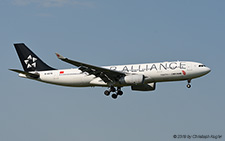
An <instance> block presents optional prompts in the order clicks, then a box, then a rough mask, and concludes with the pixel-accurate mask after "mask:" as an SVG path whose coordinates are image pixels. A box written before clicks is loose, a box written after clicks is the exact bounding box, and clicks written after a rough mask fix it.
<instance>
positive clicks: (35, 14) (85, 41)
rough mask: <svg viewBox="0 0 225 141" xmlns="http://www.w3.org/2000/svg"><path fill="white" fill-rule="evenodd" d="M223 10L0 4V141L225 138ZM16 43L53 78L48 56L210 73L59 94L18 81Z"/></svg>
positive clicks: (56, 63)
mask: <svg viewBox="0 0 225 141" xmlns="http://www.w3.org/2000/svg"><path fill="white" fill-rule="evenodd" d="M224 4H225V2H224V1H222V0H217V1H210V0H172V1H167V0H165V1H163V0H157V1H144V0H141V1H134V0H129V1H128V0H123V1H117V0H114V1H103V0H93V1H88V0H83V1H82V0H80V1H76V0H2V1H1V4H0V17H1V18H0V21H1V22H0V41H1V48H2V51H1V56H0V62H1V66H2V67H1V76H0V77H1V94H0V112H1V116H0V125H1V126H0V140H3V141H15V140H17V141H30V140H32V141H40V140H42V141H49V140H54V141H61V140H67V141H74V140H79V141H87V140H98V141H105V140H107V141H115V140H130V141H137V140H174V138H173V135H179V134H181V135H193V134H196V135H202V134H203V135H211V134H212V135H222V136H223V137H222V139H224V137H225V112H224V107H225V94H224V89H223V87H224V84H225V77H224V75H223V74H224V70H225V66H224V61H225V55H224V52H225V48H224V46H225V40H224V37H225V26H224V25H225V18H224V15H225V9H224ZM18 42H24V43H26V45H27V46H29V47H30V48H31V49H32V50H33V51H34V52H35V53H36V54H37V55H38V56H39V57H40V58H42V60H44V61H45V62H46V63H47V64H49V65H51V66H53V67H55V68H72V67H73V66H71V65H69V64H66V63H64V62H61V61H60V60H58V59H57V58H56V56H55V54H54V53H55V52H58V53H61V54H62V55H64V56H67V57H69V58H71V59H74V60H78V61H82V62H86V63H90V64H94V65H98V66H101V65H111V64H115V65H116V64H130V63H132V64H133V63H148V62H158V61H172V60H190V61H197V62H202V63H204V64H206V65H207V66H209V67H210V68H211V70H212V72H211V73H210V74H208V75H206V76H204V77H202V78H198V79H195V80H193V81H192V88H191V89H187V88H186V83H187V82H186V81H184V82H170V83H158V84H157V89H156V91H153V92H135V91H131V90H130V88H129V87H127V88H123V91H124V93H125V94H124V95H123V96H122V97H119V98H118V99H117V100H113V99H111V98H110V97H106V96H104V94H103V91H104V90H105V88H67V87H60V86H54V85H49V84H44V83H40V82H35V81H31V80H25V79H22V78H19V77H18V76H17V74H15V73H13V72H10V71H8V69H9V68H19V69H22V66H21V64H20V62H19V59H18V57H17V54H16V52H15V49H14V47H13V43H18Z"/></svg>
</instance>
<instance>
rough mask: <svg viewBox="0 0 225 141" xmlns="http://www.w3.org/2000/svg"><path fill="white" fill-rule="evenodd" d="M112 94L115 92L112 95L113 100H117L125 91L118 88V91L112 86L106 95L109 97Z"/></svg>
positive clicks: (106, 91)
mask: <svg viewBox="0 0 225 141" xmlns="http://www.w3.org/2000/svg"><path fill="white" fill-rule="evenodd" d="M111 92H113V94H112V98H113V99H116V98H117V97H118V95H120V96H121V95H123V91H121V87H117V89H116V88H115V87H113V86H111V87H110V88H109V90H105V92H104V94H105V95H106V96H109V95H110V93H111ZM114 92H115V93H114Z"/></svg>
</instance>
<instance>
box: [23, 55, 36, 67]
mask: <svg viewBox="0 0 225 141" xmlns="http://www.w3.org/2000/svg"><path fill="white" fill-rule="evenodd" d="M36 61H37V58H35V57H32V56H31V55H29V56H28V57H27V59H26V60H24V63H25V64H26V65H27V68H32V67H34V68H36V66H37V63H36Z"/></svg>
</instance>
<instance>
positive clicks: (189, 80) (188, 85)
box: [187, 79, 191, 88]
mask: <svg viewBox="0 0 225 141" xmlns="http://www.w3.org/2000/svg"><path fill="white" fill-rule="evenodd" d="M190 83H191V79H188V84H187V88H191V84H190Z"/></svg>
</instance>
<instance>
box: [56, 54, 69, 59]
mask: <svg viewBox="0 0 225 141" xmlns="http://www.w3.org/2000/svg"><path fill="white" fill-rule="evenodd" d="M55 54H56V56H57V57H58V58H59V59H66V58H65V57H63V56H62V55H60V54H58V53H55Z"/></svg>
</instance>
